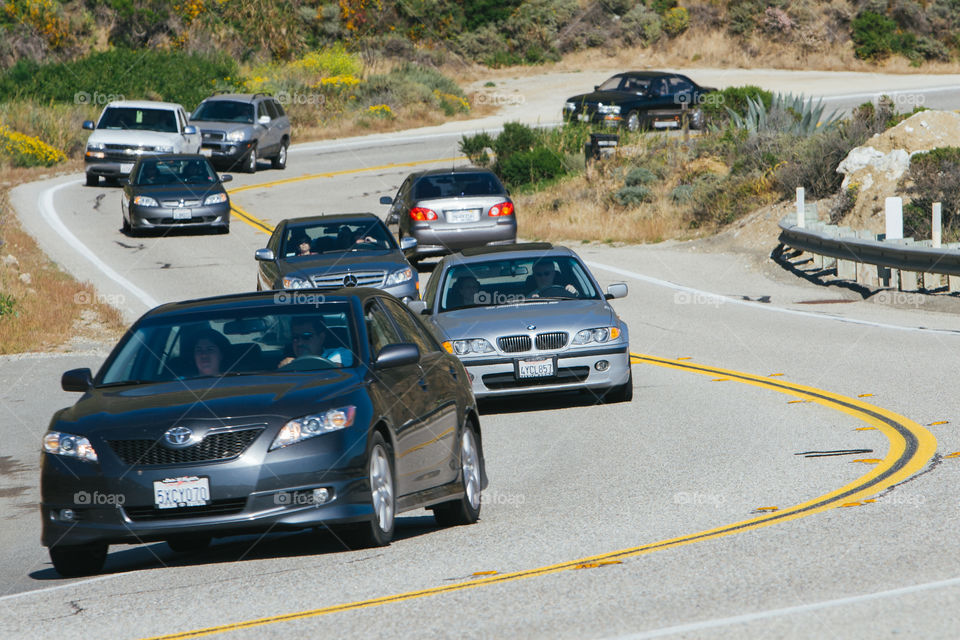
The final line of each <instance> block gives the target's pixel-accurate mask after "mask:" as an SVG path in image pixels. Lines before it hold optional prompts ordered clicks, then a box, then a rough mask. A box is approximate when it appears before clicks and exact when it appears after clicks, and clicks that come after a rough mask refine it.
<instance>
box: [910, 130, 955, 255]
mask: <svg viewBox="0 0 960 640" xmlns="http://www.w3.org/2000/svg"><path fill="white" fill-rule="evenodd" d="M908 183H912V184H911V185H910V186H909V187H907V184H908ZM905 187H906V188H905ZM900 188H901V190H905V192H906V193H907V194H908V195H909V196H911V200H910V204H909V205H908V207H905V210H904V233H910V234H914V235H921V234H920V233H918V232H920V231H923V230H924V227H923V225H924V224H925V225H926V227H925V229H926V235H923V236H922V237H929V217H930V210H931V207H932V205H933V203H934V202H940V203H943V214H942V215H943V219H942V222H943V235H944V239H949V240H951V241H952V240H955V239H957V238H958V236H960V215H958V208H960V147H938V148H936V149H931V150H930V151H927V152H926V153H918V154H916V155H914V156H913V157H912V158H911V159H910V169H909V170H908V171H907V174H906V175H905V176H904V178H903V179H902V180H901V183H900ZM904 188H905V189H904ZM907 209H909V210H910V211H911V212H912V216H909V220H908V216H907ZM924 220H926V221H927V222H923V221H924ZM908 223H909V224H908Z"/></svg>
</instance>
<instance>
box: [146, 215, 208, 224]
mask: <svg viewBox="0 0 960 640" xmlns="http://www.w3.org/2000/svg"><path fill="white" fill-rule="evenodd" d="M216 219H217V216H193V217H192V218H160V219H159V220H157V219H155V218H154V219H153V220H150V222H152V223H153V224H209V223H211V222H213V221H214V220H216Z"/></svg>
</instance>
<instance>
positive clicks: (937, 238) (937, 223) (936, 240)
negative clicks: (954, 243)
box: [930, 202, 943, 249]
mask: <svg viewBox="0 0 960 640" xmlns="http://www.w3.org/2000/svg"><path fill="white" fill-rule="evenodd" d="M940 207H941V205H940V203H939V202H934V203H933V223H932V224H931V225H930V239H931V240H932V244H933V248H934V249H939V248H940V243H941V242H942V241H943V235H942V233H941V232H942V226H943V218H942V217H941V214H940V211H941V209H940Z"/></svg>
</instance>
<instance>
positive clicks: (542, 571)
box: [151, 353, 960, 640]
mask: <svg viewBox="0 0 960 640" xmlns="http://www.w3.org/2000/svg"><path fill="white" fill-rule="evenodd" d="M630 355H631V360H632V361H634V362H640V363H646V364H651V365H656V366H660V367H667V368H671V369H679V370H681V371H686V372H690V373H698V374H702V375H709V376H716V375H722V376H725V377H728V378H730V380H733V381H737V382H742V383H744V384H749V385H753V386H757V387H761V388H764V389H768V390H771V391H777V392H779V393H785V394H788V395H792V396H796V397H800V398H804V399H805V400H808V401H810V402H816V403H818V404H821V405H823V406H825V407H827V408H830V409H834V410H837V411H841V412H843V413H846V414H848V415H850V416H853V417H854V418H857V419H858V420H861V421H863V422H865V423H867V424H870V425H872V426H874V427H876V428H877V429H878V430H880V431H881V432H882V433H883V434H884V435H885V436H886V437H887V440H888V441H889V442H890V448H889V450H888V451H887V456H886V457H885V458H884V459H883V460H882V461H880V464H878V465H877V466H876V467H874V468H872V469H871V470H870V471H869V472H867V473H866V474H865V475H863V476H860V477H859V478H857V479H856V480H854V481H853V482H850V483H849V484H847V485H844V486H843V487H841V488H839V489H837V490H835V491H831V492H830V493H827V494H824V495H822V496H818V497H816V498H813V499H812V500H808V501H807V502H804V503H801V504H798V505H795V506H793V507H787V508H784V509H778V510H776V511H773V512H769V513H765V514H763V515H761V516H758V517H756V518H751V519H749V520H743V521H740V522H735V523H733V524H728V525H723V526H720V527H717V528H714V529H708V530H706V531H700V532H697V533H691V534H688V535H684V536H680V537H678V538H670V539H668V540H661V541H659V542H653V543H650V544H646V545H643V546H639V547H630V548H628V549H620V550H618V551H611V552H608V553H604V554H600V555H597V556H590V557H586V558H579V559H577V560H571V561H568V562H562V563H559V564H553V565H548V566H544V567H538V568H535V569H527V570H524V571H516V572H513V573H505V574H498V575H494V576H490V577H489V578H480V579H477V580H470V581H466V582H457V583H453V584H448V585H442V586H438V587H430V588H426V589H421V590H418V591H408V592H406V593H398V594H394V595H389V596H383V597H380V598H372V599H369V600H360V601H357V602H348V603H344V604H338V605H333V606H329V607H323V608H320V609H310V610H307V611H297V612H293V613H286V614H280V615H276V616H269V617H265V618H256V619H253V620H245V621H241V622H232V623H228V624H223V625H218V626H214V627H206V628H203V629H194V630H192V631H183V632H180V633H173V634H170V635H164V636H157V637H155V638H152V639H151V640H183V639H186V638H199V637H202V636H208V635H213V634H217V633H225V632H228V631H238V630H241V629H250V628H255V627H261V626H265V625H270V624H276V623H279V622H289V621H293V620H303V619H307V618H315V617H318V616H323V615H329V614H332V613H338V612H341V611H351V610H356V609H366V608H369V607H378V606H382V605H385V604H392V603H396V602H403V601H405V600H413V599H415V598H425V597H428V596H436V595H440V594H443V593H451V592H454V591H463V590H466V589H476V588H479V587H484V586H490V585H495V584H502V583H504V582H512V581H516V580H524V579H527V578H533V577H538V576H544V575H550V574H554V573H559V572H562V571H568V570H572V569H578V568H582V567H583V566H584V565H586V564H601V563H610V562H612V561H618V560H623V559H625V558H631V557H636V556H640V555H644V554H647V553H653V552H654V551H660V550H663V549H672V548H675V547H679V546H683V545H688V544H693V543H697V542H703V541H706V540H713V539H716V538H720V537H723V536H728V535H733V534H737V533H743V532H745V531H752V530H754V529H759V528H761V527H766V526H770V525H773V524H778V523H780V522H787V521H789V520H795V519H797V518H804V517H807V516H810V515H813V514H815V513H820V512H823V511H826V510H828V509H833V508H836V507H842V506H843V505H846V504H850V503H852V502H856V501H862V500H865V499H867V498H869V497H870V496H873V495H875V494H877V493H879V492H880V491H883V490H884V489H886V488H888V487H891V486H893V485H895V484H898V483H900V482H903V481H904V480H906V479H907V478H909V477H911V476H912V475H914V474H916V473H918V472H919V471H921V470H922V469H923V467H924V466H925V465H926V464H927V462H929V460H930V459H931V458H932V457H933V454H934V453H935V452H936V448H937V440H936V438H935V437H934V436H933V434H931V433H930V432H929V431H927V430H926V429H924V428H923V427H922V426H921V425H919V424H918V423H916V422H914V421H913V420H910V419H908V418H905V417H904V416H900V415H898V414H896V413H893V412H892V411H888V410H886V409H883V408H881V407H877V406H874V405H871V404H868V403H866V402H863V401H862V400H857V399H855V398H850V397H847V396H842V395H839V394H834V393H830V392H829V391H823V390H821V389H817V388H814V387H807V386H803V385H799V384H793V383H789V382H783V381H775V380H771V379H770V378H769V377H767V376H756V375H752V374H749V373H742V372H739V371H733V370H727V369H718V368H715V367H708V366H705V365H699V364H696V363H692V362H678V361H676V360H668V359H665V358H658V357H655V356H647V355H642V354H636V353H631V354H630ZM958 453H960V452H958Z"/></svg>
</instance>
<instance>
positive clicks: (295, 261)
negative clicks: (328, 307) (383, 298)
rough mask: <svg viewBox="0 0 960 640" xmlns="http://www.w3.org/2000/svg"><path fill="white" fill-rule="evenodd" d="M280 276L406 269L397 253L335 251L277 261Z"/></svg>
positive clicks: (404, 263) (402, 259)
mask: <svg viewBox="0 0 960 640" xmlns="http://www.w3.org/2000/svg"><path fill="white" fill-rule="evenodd" d="M277 266H278V267H279V269H280V274H281V275H291V274H293V275H301V274H303V275H323V274H327V273H347V272H357V271H387V272H393V271H397V270H398V269H404V268H406V267H408V266H409V265H408V264H407V261H406V259H405V258H404V257H403V254H402V253H400V251H399V250H397V251H337V252H335V253H321V254H318V255H315V256H302V257H299V258H285V259H280V260H278V261H277Z"/></svg>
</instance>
